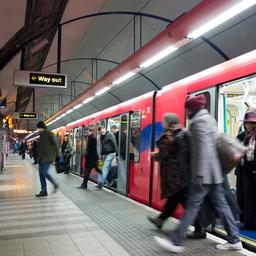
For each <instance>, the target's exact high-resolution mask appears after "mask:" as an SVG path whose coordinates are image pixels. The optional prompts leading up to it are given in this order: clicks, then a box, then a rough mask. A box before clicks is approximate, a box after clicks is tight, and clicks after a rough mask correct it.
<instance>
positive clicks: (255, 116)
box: [242, 112, 256, 123]
mask: <svg viewBox="0 0 256 256" xmlns="http://www.w3.org/2000/svg"><path fill="white" fill-rule="evenodd" d="M242 121H243V122H254V123H256V113H255V112H247V113H246V114H245V115H244V120H242Z"/></svg>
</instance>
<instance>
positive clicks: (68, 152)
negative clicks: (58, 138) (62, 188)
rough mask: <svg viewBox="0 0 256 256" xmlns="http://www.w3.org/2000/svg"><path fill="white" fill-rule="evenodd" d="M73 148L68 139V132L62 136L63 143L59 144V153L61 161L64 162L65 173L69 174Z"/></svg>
mask: <svg viewBox="0 0 256 256" xmlns="http://www.w3.org/2000/svg"><path fill="white" fill-rule="evenodd" d="M72 153H73V148H72V145H71V141H70V136H69V134H66V135H65V136H64V140H63V143H62V145H61V154H62V156H63V161H64V163H65V172H64V173H65V174H69V171H70V159H71V157H72Z"/></svg>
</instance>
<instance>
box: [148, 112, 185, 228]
mask: <svg viewBox="0 0 256 256" xmlns="http://www.w3.org/2000/svg"><path fill="white" fill-rule="evenodd" d="M162 125H163V128H164V131H163V133H162V135H161V136H160V138H159V139H158V140H157V147H158V149H159V151H158V153H155V152H152V153H151V155H152V157H153V158H154V160H156V161H159V162H160V187H161V198H162V199H163V198H167V201H166V203H165V206H164V210H163V212H162V213H161V214H160V215H159V216H157V217H156V218H152V217H148V219H149V221H150V222H152V223H153V224H154V225H156V227H157V228H159V229H161V228H162V225H163V224H164V222H165V220H167V218H169V217H170V215H171V214H173V213H174V211H175V209H176V208H177V206H178V204H179V203H181V204H182V205H183V207H184V208H185V203H186V200H187V193H188V176H189V150H188V145H189V144H188V137H187V140H186V137H185V136H186V135H185V132H184V131H183V130H182V127H181V125H180V122H179V118H178V116H177V115H175V114H172V113H167V114H165V115H164V117H163V122H162ZM184 135H185V136H184ZM180 157H182V161H179V159H180ZM184 165H185V170H184V168H183V170H182V167H183V166H184Z"/></svg>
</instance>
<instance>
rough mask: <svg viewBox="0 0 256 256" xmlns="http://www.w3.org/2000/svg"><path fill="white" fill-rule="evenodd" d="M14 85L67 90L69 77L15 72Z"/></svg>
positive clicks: (54, 74) (21, 71)
mask: <svg viewBox="0 0 256 256" xmlns="http://www.w3.org/2000/svg"><path fill="white" fill-rule="evenodd" d="M13 84H14V85H16V86H28V87H47V88H63V89H65V88H67V75H66V74H56V73H42V72H34V71H23V70H14V74H13Z"/></svg>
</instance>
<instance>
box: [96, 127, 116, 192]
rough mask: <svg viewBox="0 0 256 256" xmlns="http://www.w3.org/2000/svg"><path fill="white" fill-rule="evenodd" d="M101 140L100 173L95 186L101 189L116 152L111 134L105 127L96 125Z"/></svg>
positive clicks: (114, 141)
mask: <svg viewBox="0 0 256 256" xmlns="http://www.w3.org/2000/svg"><path fill="white" fill-rule="evenodd" d="M98 131H99V132H100V134H101V136H100V142H101V159H102V160H103V167H102V175H99V176H98V185H97V188H99V189H102V187H103V186H104V184H105V181H106V178H107V175H108V172H109V170H110V168H111V166H112V162H113V160H114V158H115V156H116V155H117V153H118V148H117V143H116V140H115V137H114V135H113V134H111V133H110V132H108V131H107V130H106V128H105V127H103V126H100V127H98Z"/></svg>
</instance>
